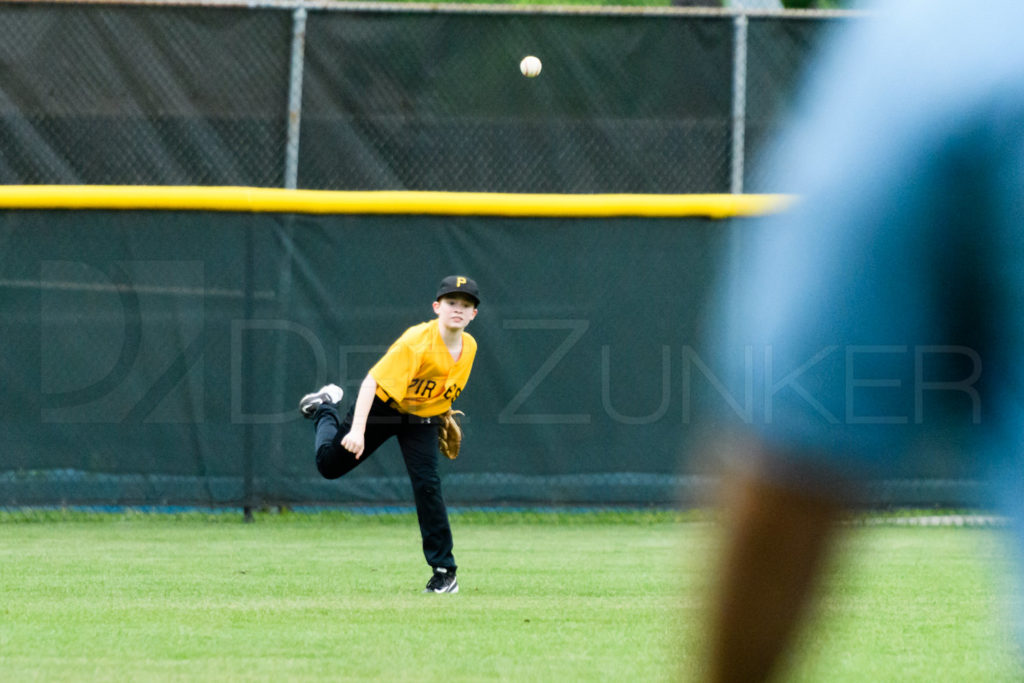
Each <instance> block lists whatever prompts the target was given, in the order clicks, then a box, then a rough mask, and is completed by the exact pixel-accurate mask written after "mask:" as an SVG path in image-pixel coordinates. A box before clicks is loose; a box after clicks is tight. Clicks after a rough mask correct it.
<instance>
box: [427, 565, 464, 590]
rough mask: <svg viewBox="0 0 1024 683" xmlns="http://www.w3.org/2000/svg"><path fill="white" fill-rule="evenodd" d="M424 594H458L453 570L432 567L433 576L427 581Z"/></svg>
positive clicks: (457, 584) (457, 583)
mask: <svg viewBox="0 0 1024 683" xmlns="http://www.w3.org/2000/svg"><path fill="white" fill-rule="evenodd" d="M423 592H424V593H458V592H459V582H458V581H457V580H456V579H455V570H454V569H445V568H444V567H434V575H433V576H431V577H430V581H427V587H426V588H425V589H423Z"/></svg>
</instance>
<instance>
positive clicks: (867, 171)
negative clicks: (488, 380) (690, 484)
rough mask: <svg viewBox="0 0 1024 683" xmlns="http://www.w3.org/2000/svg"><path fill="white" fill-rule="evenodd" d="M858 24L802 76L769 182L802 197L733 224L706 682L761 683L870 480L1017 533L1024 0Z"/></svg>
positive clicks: (1022, 508) (1022, 421)
mask: <svg viewBox="0 0 1024 683" xmlns="http://www.w3.org/2000/svg"><path fill="white" fill-rule="evenodd" d="M874 9H876V12H875V13H872V14H871V15H870V16H869V17H865V18H859V19H856V20H850V21H846V22H844V24H843V26H842V27H840V29H839V30H838V31H837V33H836V34H835V35H833V36H831V38H832V40H830V41H829V42H828V43H826V45H827V48H826V51H825V52H824V53H823V54H821V55H819V56H818V58H817V60H816V61H814V62H813V65H814V66H813V71H812V72H811V73H810V80H809V82H808V83H807V84H806V86H807V87H806V88H805V90H804V91H803V92H802V96H801V98H800V99H799V100H798V107H797V109H796V112H795V114H796V115H795V116H794V118H793V119H791V120H790V121H789V122H788V125H787V129H786V132H785V134H784V135H782V136H781V137H780V138H779V139H778V140H777V141H776V144H775V145H774V147H773V151H772V153H771V154H770V155H769V158H770V161H771V163H769V164H768V165H767V167H766V169H767V173H766V174H765V178H766V179H767V183H769V184H770V187H766V188H765V189H766V190H770V191H773V192H788V193H793V194H794V195H797V196H798V197H799V199H798V200H797V202H796V203H795V204H794V206H793V208H792V209H791V210H789V211H786V212H784V213H780V214H778V215H776V216H772V217H769V218H767V219H764V220H763V221H762V222H759V223H757V224H755V225H749V226H744V228H745V229H744V231H743V232H742V233H741V234H740V235H739V237H738V239H739V240H741V243H740V247H739V250H740V253H741V257H740V260H739V261H738V263H736V264H734V267H733V269H732V272H733V273H735V274H736V275H735V276H734V277H732V278H731V279H730V281H729V282H728V283H727V285H726V286H725V287H724V288H723V291H722V300H721V301H720V308H719V309H718V312H719V313H720V318H719V320H718V322H719V323H721V328H719V329H718V330H717V332H716V334H714V335H713V336H712V339H711V341H712V343H710V344H708V346H707V349H708V350H707V351H706V352H707V353H708V354H709V358H710V359H711V361H712V363H714V365H715V367H716V368H717V369H718V371H719V372H720V373H721V377H723V378H724V384H726V385H727V386H729V387H731V388H733V390H734V391H735V390H739V391H740V392H741V395H742V392H743V388H744V387H746V386H751V387H752V388H753V389H754V393H753V395H754V396H756V397H759V398H758V399H757V400H755V401H753V409H751V410H748V411H745V412H744V411H739V412H737V411H733V413H732V415H728V416H726V417H727V419H728V420H731V422H732V423H733V426H735V427H736V429H735V430H732V431H733V432H734V436H735V437H736V438H734V439H727V440H724V445H723V446H722V448H723V451H724V452H725V453H726V454H727V456H728V459H729V462H730V465H731V467H730V468H729V472H730V477H729V480H730V482H731V485H732V487H733V488H732V495H730V496H729V497H728V498H727V500H728V501H730V502H729V503H728V504H727V513H728V514H727V515H726V519H728V520H730V521H729V526H728V532H727V533H728V537H727V542H726V544H725V550H724V556H723V558H722V563H723V567H722V569H721V573H720V576H722V582H721V585H720V588H719V593H717V594H716V598H715V600H716V602H715V610H714V614H715V617H714V622H713V625H712V629H711V633H712V635H711V641H710V642H711V653H710V655H709V662H708V669H707V671H708V673H709V678H710V679H711V680H742V681H754V680H763V679H765V678H767V677H769V676H770V675H771V674H773V673H777V671H778V668H779V666H780V662H781V660H782V658H783V656H784V655H785V654H786V653H787V652H788V650H789V648H790V646H791V644H792V640H793V637H794V635H795V634H796V633H797V629H798V627H799V625H800V623H801V620H802V618H803V615H804V611H805V607H806V605H807V603H808V601H809V599H810V597H811V595H812V594H813V589H814V586H815V581H816V579H817V577H818V575H819V573H820V568H821V566H822V564H823V560H824V559H825V558H826V557H827V555H828V552H829V551H830V549H831V541H832V540H833V538H834V536H835V530H836V523H837V521H838V519H839V516H840V514H841V511H842V510H843V509H844V507H845V506H846V505H848V504H849V503H850V502H851V501H852V500H854V498H855V496H856V494H857V492H858V490H860V489H861V488H862V487H863V485H864V484H865V483H866V482H868V481H870V480H872V479H879V478H892V477H901V476H943V474H945V473H948V472H951V471H955V472H956V476H964V475H966V474H970V475H972V476H974V475H978V476H984V477H986V478H987V480H988V481H989V482H991V483H992V491H993V497H992V498H991V499H989V500H990V501H991V502H993V503H995V502H997V501H998V502H999V503H1000V504H1002V506H1003V508H1002V509H1003V510H1004V511H1005V512H1007V513H1008V514H1010V515H1011V517H1012V518H1013V519H1015V520H1016V521H1017V522H1019V521H1020V520H1021V519H1024V486H1022V479H1024V472H1022V469H1024V462H1022V453H1024V44H1022V39H1021V27H1022V26H1024V2H1016V1H1012V0H1001V1H992V2H986V3H983V4H981V5H975V4H972V3H967V2H960V3H955V2H950V1H948V0H944V1H936V0H932V1H929V2H924V1H916V0H900V2H887V3H880V4H878V5H877V6H875V7H874ZM721 418H722V416H721V415H718V416H717V417H716V423H721V421H722V420H721ZM1013 535H1014V538H1015V543H1016V550H1017V552H1018V553H1019V554H1020V553H1022V552H1024V536H1022V532H1021V530H1020V528H1019V527H1018V528H1016V529H1015V531H1014V532H1013ZM1018 612H1020V610H1019V609H1018ZM936 673H938V672H936Z"/></svg>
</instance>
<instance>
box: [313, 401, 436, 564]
mask: <svg viewBox="0 0 1024 683" xmlns="http://www.w3.org/2000/svg"><path fill="white" fill-rule="evenodd" d="M354 408H355V405H354V404H353V406H352V407H351V408H349V410H348V414H347V415H346V416H345V419H344V420H342V419H341V418H340V415H339V413H338V409H337V406H335V405H334V404H333V403H324V404H322V405H321V406H320V407H319V408H317V410H316V413H314V415H313V425H314V427H315V428H316V467H317V469H318V470H320V474H321V475H323V477H324V478H325V479H337V478H338V477H340V476H342V475H344V474H347V473H348V472H350V471H352V469H354V468H355V467H356V465H359V464H360V463H363V462H366V460H367V459H368V458H369V457H370V456H371V455H372V454H373V452H374V451H376V450H377V449H378V448H379V447H380V446H381V444H383V443H384V442H385V441H387V440H388V439H390V438H391V437H393V436H394V437H397V438H398V446H399V448H400V449H401V451H402V457H403V458H404V459H405V469H406V471H407V472H408V473H409V482H410V483H411V484H412V493H413V498H414V500H415V501H416V517H417V519H418V520H419V524H420V536H421V537H422V538H423V555H424V557H426V559H427V564H429V565H430V566H431V567H444V568H445V569H452V570H454V569H456V565H455V557H454V556H453V555H452V545H453V544H452V530H451V527H450V526H449V524H448V509H447V507H446V506H445V503H444V498H443V497H442V495H441V477H440V475H439V474H438V469H437V458H438V446H437V438H438V437H437V428H438V418H436V417H418V416H416V415H410V414H408V413H403V412H400V411H398V410H395V409H394V408H392V407H391V406H389V405H388V404H387V403H385V402H384V401H382V400H380V398H379V397H376V396H375V397H374V399H373V405H372V406H371V407H370V414H369V417H368V418H367V420H366V433H365V435H364V443H365V447H364V450H363V455H362V457H361V458H360V459H359V460H356V457H355V455H353V454H352V453H351V452H349V451H348V450H346V449H345V448H344V447H343V446H342V445H341V438H342V437H343V436H345V434H348V432H349V429H350V428H351V427H352V411H353V410H354Z"/></svg>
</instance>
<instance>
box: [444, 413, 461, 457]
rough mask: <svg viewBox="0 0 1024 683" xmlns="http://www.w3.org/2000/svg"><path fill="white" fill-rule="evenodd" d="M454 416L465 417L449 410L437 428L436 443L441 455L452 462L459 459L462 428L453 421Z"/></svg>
mask: <svg viewBox="0 0 1024 683" xmlns="http://www.w3.org/2000/svg"><path fill="white" fill-rule="evenodd" d="M456 415H465V413H464V412H462V411H461V410H449V411H448V412H447V413H445V414H444V415H442V416H441V424H440V425H438V427H437V441H438V445H439V446H440V447H441V455H443V456H444V457H446V458H448V459H449V460H454V459H455V458H457V457H459V447H460V446H461V445H462V427H460V426H459V423H458V421H457V420H456V419H455V416H456Z"/></svg>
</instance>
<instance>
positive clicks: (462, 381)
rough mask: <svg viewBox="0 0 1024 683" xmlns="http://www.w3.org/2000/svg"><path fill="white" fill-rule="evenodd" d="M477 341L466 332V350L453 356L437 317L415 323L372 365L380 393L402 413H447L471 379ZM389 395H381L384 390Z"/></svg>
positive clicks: (378, 392)
mask: <svg viewBox="0 0 1024 683" xmlns="http://www.w3.org/2000/svg"><path fill="white" fill-rule="evenodd" d="M474 358H476V340H475V339H473V337H472V336H470V334H469V333H468V332H463V333H462V353H461V354H460V355H459V358H458V360H455V359H454V358H452V354H451V353H449V352H448V347H447V346H445V344H444V340H443V339H441V330H440V329H439V328H438V323H437V321H436V320H431V321H429V322H425V323H420V324H419V325H413V326H412V327H410V328H409V329H407V330H406V331H405V332H403V333H402V336H401V337H399V338H398V339H397V340H396V341H395V343H394V344H392V345H391V348H389V349H388V351H387V353H385V354H384V356H383V357H382V358H381V359H380V360H379V361H377V364H376V365H374V366H373V367H372V368H370V376H371V377H373V378H374V379H375V380H376V381H377V396H378V397H380V398H381V399H384V400H386V399H387V398H388V397H390V398H392V399H394V400H395V401H396V402H397V403H398V407H399V409H400V410H401V411H402V412H406V413H412V414H413V415H419V416H420V417H433V416H434V415H440V414H442V413H444V412H447V411H448V409H449V408H451V406H452V401H454V400H455V399H456V398H458V397H459V394H460V393H462V389H463V388H464V387H465V386H466V382H467V381H468V380H469V373H470V371H471V370H472V369H473V359H474ZM382 390H383V391H384V392H385V393H386V396H382V395H381V391H382Z"/></svg>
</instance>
